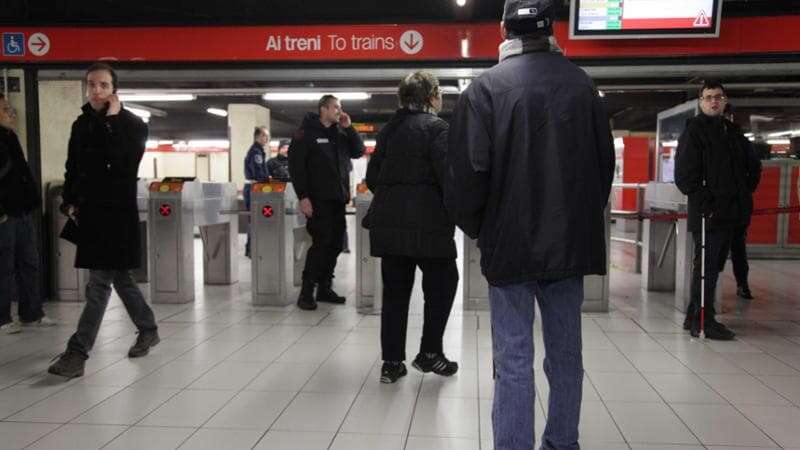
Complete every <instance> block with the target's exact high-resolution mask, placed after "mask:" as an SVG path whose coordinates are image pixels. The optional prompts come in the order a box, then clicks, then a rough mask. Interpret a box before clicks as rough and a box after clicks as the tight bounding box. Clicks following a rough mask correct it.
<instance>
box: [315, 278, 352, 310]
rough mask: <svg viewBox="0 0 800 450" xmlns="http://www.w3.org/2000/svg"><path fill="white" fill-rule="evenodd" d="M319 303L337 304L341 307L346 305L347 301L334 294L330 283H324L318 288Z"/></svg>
mask: <svg viewBox="0 0 800 450" xmlns="http://www.w3.org/2000/svg"><path fill="white" fill-rule="evenodd" d="M317 301H318V302H320V303H335V304H337V305H341V304H344V302H345V301H347V299H346V298H344V297H342V296H341V295H339V294H337V293H336V292H334V291H333V289H332V288H331V283H330V282H328V283H325V282H323V283H320V284H319V287H318V288H317Z"/></svg>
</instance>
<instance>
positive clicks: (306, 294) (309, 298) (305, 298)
mask: <svg viewBox="0 0 800 450" xmlns="http://www.w3.org/2000/svg"><path fill="white" fill-rule="evenodd" d="M297 307H298V308H300V309H303V310H306V311H313V310H315V309H317V301H316V300H314V282H313V281H306V280H303V288H302V289H301V290H300V296H299V297H297Z"/></svg>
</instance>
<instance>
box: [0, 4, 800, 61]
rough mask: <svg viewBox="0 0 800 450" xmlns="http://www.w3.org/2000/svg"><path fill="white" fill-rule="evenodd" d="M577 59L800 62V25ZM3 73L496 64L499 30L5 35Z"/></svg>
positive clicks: (769, 25) (732, 26)
mask: <svg viewBox="0 0 800 450" xmlns="http://www.w3.org/2000/svg"><path fill="white" fill-rule="evenodd" d="M567 27H568V24H567V23H566V22H557V23H556V24H555V34H556V37H557V38H558V40H559V43H560V45H561V47H562V48H563V49H564V50H565V52H566V54H567V56H569V57H571V58H586V57H599V58H619V57H652V56H691V55H740V54H756V53H800V33H798V32H797V30H798V29H800V15H795V16H776V17H739V18H736V17H734V18H727V19H723V22H722V25H721V32H720V36H719V38H713V39H708V38H706V39H692V38H682V39H658V40H651V39H623V40H614V41H608V40H570V39H569V38H568V29H567ZM0 34H2V37H3V48H2V52H0V62H3V63H15V62H16V63H49V62H87V61H96V60H112V61H134V62H135V61H141V62H235V61H249V62H253V61H311V62H315V61H317V62H324V61H395V62H403V61H412V62H413V61H465V60H475V61H480V60H484V61H487V60H488V61H492V60H496V59H497V46H498V45H499V44H500V27H499V23H473V24H394V25H324V26H241V27H240V26H230V27H136V28H134V27H123V28H77V27H41V28H39V27H9V26H3V27H1V28H0Z"/></svg>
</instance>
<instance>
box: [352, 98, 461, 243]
mask: <svg viewBox="0 0 800 450" xmlns="http://www.w3.org/2000/svg"><path fill="white" fill-rule="evenodd" d="M447 128H448V125H447V122H445V121H444V120H442V119H440V118H438V117H436V116H435V115H433V114H429V113H425V112H419V111H409V110H408V109H400V110H399V111H397V113H396V114H395V116H394V117H393V118H392V119H391V120H390V121H389V123H388V124H387V125H386V126H385V127H383V129H382V130H381V131H380V133H378V138H377V145H376V147H375V153H373V154H372V157H371V159H370V160H369V165H368V166H367V186H368V187H369V189H370V190H371V191H372V192H374V193H375V197H374V198H373V200H372V204H371V205H370V208H369V212H368V214H367V217H366V220H365V222H366V223H365V224H364V225H366V227H367V228H369V240H370V249H371V253H372V256H378V257H380V256H386V255H398V256H410V257H415V258H455V257H456V245H455V242H454V241H453V234H454V233H455V225H454V224H453V222H452V221H451V220H450V218H449V217H448V216H447V211H446V210H445V207H444V198H443V192H442V185H443V182H444V166H445V157H446V155H447Z"/></svg>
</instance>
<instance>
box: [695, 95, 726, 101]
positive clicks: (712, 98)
mask: <svg viewBox="0 0 800 450" xmlns="http://www.w3.org/2000/svg"><path fill="white" fill-rule="evenodd" d="M727 98H728V97H725V96H724V95H720V94H717V95H706V96H705V97H700V100H702V101H704V102H708V103H711V102H714V101H717V102H723V101H725V100H726V99H727Z"/></svg>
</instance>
